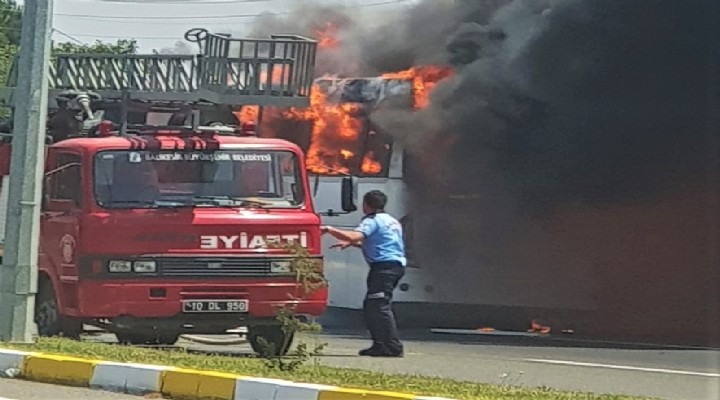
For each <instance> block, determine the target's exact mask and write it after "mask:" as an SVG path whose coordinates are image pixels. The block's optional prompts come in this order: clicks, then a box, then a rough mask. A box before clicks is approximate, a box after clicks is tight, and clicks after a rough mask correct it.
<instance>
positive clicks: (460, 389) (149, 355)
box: [0, 338, 647, 400]
mask: <svg viewBox="0 0 720 400" xmlns="http://www.w3.org/2000/svg"><path fill="white" fill-rule="evenodd" d="M0 347H2V348H13V349H17V350H28V351H38V352H45V353H51V354H64V355H72V356H74V357H82V358H87V359H93V360H107V361H117V362H134V363H142V364H155V365H171V366H176V367H180V368H190V369H196V370H206V371H218V372H229V373H233V374H237V375H242V376H257V377H267V378H277V379H287V380H292V381H296V382H312V383H317V384H325V385H336V386H341V387H355V388H361V389H370V390H378V391H386V390H391V391H397V392H405V393H416V394H418V395H422V396H439V397H446V398H453V399H460V400H640V399H641V398H638V397H631V396H610V395H596V394H590V393H575V392H560V391H555V390H551V389H547V388H540V389H521V388H509V387H501V386H496V385H487V384H479V383H476V382H467V381H458V380H452V379H443V378H436V377H426V376H417V375H401V374H386V373H381V372H373V371H367V370H362V369H350V368H330V367H324V366H319V365H312V366H307V367H302V368H298V369H297V370H295V371H283V370H279V369H270V368H268V367H267V365H265V363H263V362H262V361H261V360H257V359H254V358H245V357H237V356H219V355H213V354H196V353H191V352H189V351H187V350H183V349H175V350H158V349H147V348H138V347H128V346H115V345H107V344H104V343H92V342H78V341H75V340H70V339H56V338H41V339H39V341H38V342H37V343H35V344H31V345H25V344H11V343H2V344H1V345H0ZM646 400H647V399H646Z"/></svg>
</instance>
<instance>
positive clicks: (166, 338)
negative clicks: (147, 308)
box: [115, 332, 180, 346]
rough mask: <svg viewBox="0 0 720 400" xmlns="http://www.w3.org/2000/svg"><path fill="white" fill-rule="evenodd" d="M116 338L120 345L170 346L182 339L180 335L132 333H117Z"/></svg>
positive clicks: (174, 333) (169, 333) (170, 333)
mask: <svg viewBox="0 0 720 400" xmlns="http://www.w3.org/2000/svg"><path fill="white" fill-rule="evenodd" d="M115 336H116V337H117V339H118V342H120V344H131V345H165V346H170V345H173V344H175V343H176V342H177V341H178V339H179V338H180V333H176V332H168V333H157V334H151V333H150V334H149V333H130V332H116V333H115Z"/></svg>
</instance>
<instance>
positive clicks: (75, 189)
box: [49, 154, 82, 207]
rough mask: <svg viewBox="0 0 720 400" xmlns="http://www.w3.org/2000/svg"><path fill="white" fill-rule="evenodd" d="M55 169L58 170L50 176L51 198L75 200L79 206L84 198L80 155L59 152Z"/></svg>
mask: <svg viewBox="0 0 720 400" xmlns="http://www.w3.org/2000/svg"><path fill="white" fill-rule="evenodd" d="M53 169H54V170H57V172H55V173H54V174H53V175H52V176H51V177H50V188H49V189H50V192H49V195H50V199H52V200H60V201H74V202H75V204H76V205H77V206H78V207H79V206H80V205H81V204H80V201H81V198H82V196H81V193H82V186H81V172H80V156H78V155H75V154H59V155H58V158H57V165H56V167H55V168H53Z"/></svg>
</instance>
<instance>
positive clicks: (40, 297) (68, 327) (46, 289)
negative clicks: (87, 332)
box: [35, 280, 83, 339]
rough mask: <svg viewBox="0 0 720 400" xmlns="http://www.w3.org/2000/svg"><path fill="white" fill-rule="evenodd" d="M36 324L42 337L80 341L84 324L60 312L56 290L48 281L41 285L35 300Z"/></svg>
mask: <svg viewBox="0 0 720 400" xmlns="http://www.w3.org/2000/svg"><path fill="white" fill-rule="evenodd" d="M35 323H36V324H37V328H38V334H39V335H40V336H45V337H49V336H64V337H68V338H72V339H79V338H80V334H81V333H82V331H83V327H82V322H81V321H77V320H74V319H72V318H68V317H65V316H63V315H61V314H60V312H59V311H58V305H57V299H56V297H55V290H53V287H52V284H51V283H50V282H48V281H47V280H43V281H42V282H41V283H40V287H39V290H38V294H37V297H36V299H35Z"/></svg>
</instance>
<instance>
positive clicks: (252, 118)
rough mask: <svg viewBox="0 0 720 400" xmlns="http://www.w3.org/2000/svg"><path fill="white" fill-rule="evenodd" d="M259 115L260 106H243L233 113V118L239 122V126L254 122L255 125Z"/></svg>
mask: <svg viewBox="0 0 720 400" xmlns="http://www.w3.org/2000/svg"><path fill="white" fill-rule="evenodd" d="M259 114H260V106H243V107H242V109H241V110H240V111H238V112H236V113H235V116H236V117H237V119H238V120H240V124H244V123H247V122H254V123H256V124H257V122H258V116H259Z"/></svg>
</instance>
